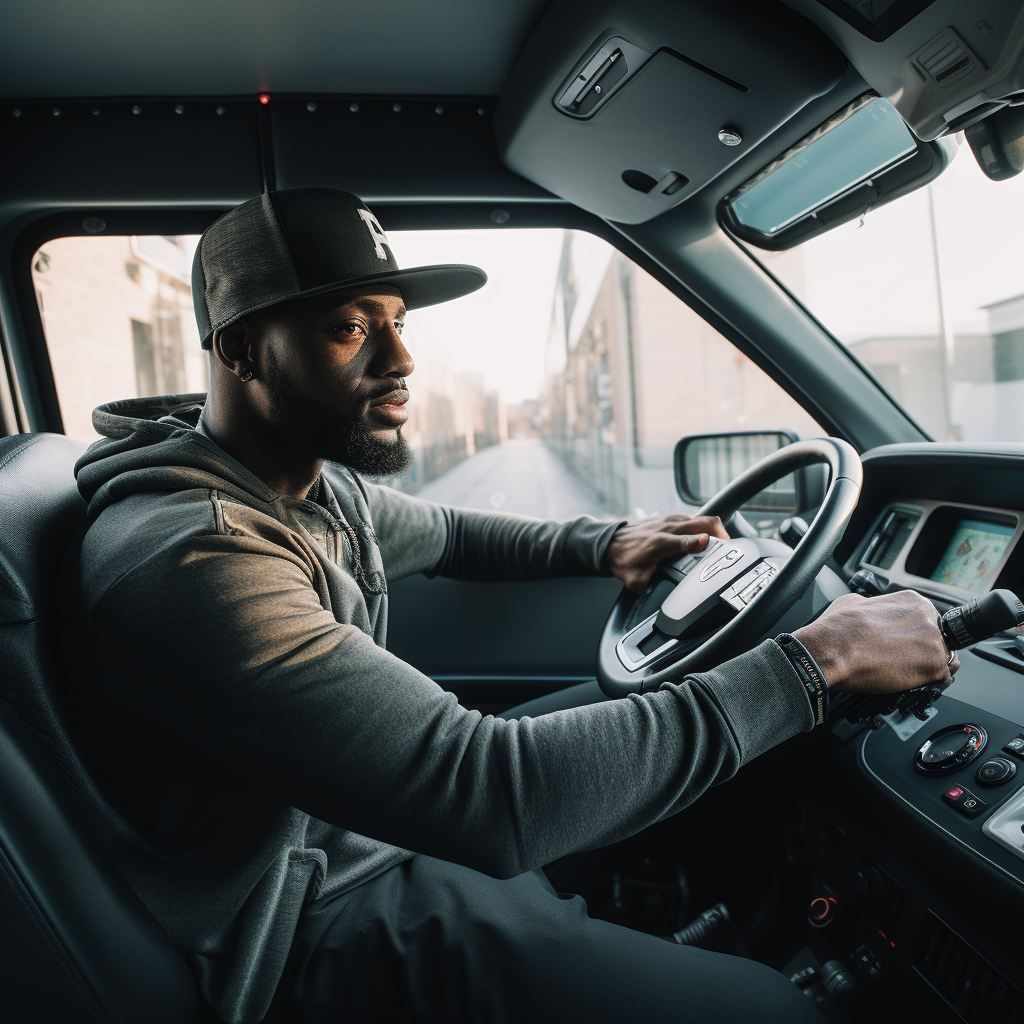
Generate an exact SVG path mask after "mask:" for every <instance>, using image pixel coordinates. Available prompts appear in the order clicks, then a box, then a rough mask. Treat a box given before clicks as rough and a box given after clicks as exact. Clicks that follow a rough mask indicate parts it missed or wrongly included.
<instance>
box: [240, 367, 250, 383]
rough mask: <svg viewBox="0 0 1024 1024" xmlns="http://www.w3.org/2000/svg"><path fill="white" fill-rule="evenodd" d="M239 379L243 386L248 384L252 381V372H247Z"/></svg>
mask: <svg viewBox="0 0 1024 1024" xmlns="http://www.w3.org/2000/svg"><path fill="white" fill-rule="evenodd" d="M238 379H239V380H240V381H241V382H242V383H243V384H248V383H249V381H251V380H252V370H246V371H245V373H243V374H242V375H241V376H240V377H239V378H238Z"/></svg>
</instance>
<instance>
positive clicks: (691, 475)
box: [673, 430, 828, 517]
mask: <svg viewBox="0 0 1024 1024" xmlns="http://www.w3.org/2000/svg"><path fill="white" fill-rule="evenodd" d="M799 440H800V438H799V437H798V436H797V435H796V434H795V433H794V432H793V431H792V430H771V431H764V430H735V431H731V432H729V433H715V434H688V435H687V436H686V437H684V438H683V439H682V440H681V441H679V442H678V443H677V444H676V447H675V452H674V456H673V465H674V468H675V481H676V493H677V494H678V495H679V497H680V498H682V500H683V501H685V502H686V503H687V504H688V505H696V506H697V507H698V508H700V507H702V506H703V505H704V504H705V503H706V502H707V501H708V500H709V499H710V498H712V497H714V495H716V494H717V493H718V492H719V491H720V490H721V489H722V488H723V487H724V486H725V485H726V484H728V483H729V482H730V481H731V480H734V479H735V478H736V477H737V476H739V475H740V473H743V472H745V471H746V470H747V469H749V468H750V467H751V466H753V465H754V464H755V463H757V462H760V461H761V459H763V458H765V456H767V455H771V454H772V452H775V451H778V450H779V449H780V448H785V447H786V446H787V445H789V444H792V443H793V442H794V441H799ZM827 485H828V469H827V467H826V466H824V465H821V464H818V465H813V466H808V467H806V468H804V469H801V470H798V471H797V472H796V473H791V474H790V475H789V476H787V477H783V478H782V479H781V480H779V481H777V482H776V483H774V484H772V486H771V487H768V488H765V490H763V491H761V492H760V494H757V495H755V496H754V497H753V498H752V499H751V500H750V501H749V502H747V503H746V504H745V505H742V506H741V507H740V509H739V511H741V512H755V513H756V512H760V513H765V514H769V515H772V516H782V517H786V516H795V515H797V514H799V513H800V512H804V511H806V510H808V509H812V508H817V507H818V505H820V504H821V502H822V501H823V500H824V498H825V489H826V487H827Z"/></svg>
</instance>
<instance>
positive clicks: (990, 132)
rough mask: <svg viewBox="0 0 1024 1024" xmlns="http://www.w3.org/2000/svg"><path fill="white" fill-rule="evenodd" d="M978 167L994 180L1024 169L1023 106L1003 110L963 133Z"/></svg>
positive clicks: (1013, 175) (1002, 179) (1016, 173)
mask: <svg viewBox="0 0 1024 1024" xmlns="http://www.w3.org/2000/svg"><path fill="white" fill-rule="evenodd" d="M964 136H965V137H966V139H967V142H968V143H969V144H970V147H971V150H972V151H973V153H974V156H975V158H976V159H977V161H978V166H979V167H981V169H982V170H983V171H984V172H985V174H986V175H988V177H990V178H991V179H992V180H993V181H1005V180H1006V179H1007V178H1013V177H1015V176H1016V175H1018V174H1020V172H1021V171H1022V170H1024V107H1003V109H1002V110H997V111H996V112H995V113H994V114H989V115H988V117H986V118H985V119H984V120H982V121H978V123H977V124H972V125H971V126H970V128H968V129H966V130H965V131H964Z"/></svg>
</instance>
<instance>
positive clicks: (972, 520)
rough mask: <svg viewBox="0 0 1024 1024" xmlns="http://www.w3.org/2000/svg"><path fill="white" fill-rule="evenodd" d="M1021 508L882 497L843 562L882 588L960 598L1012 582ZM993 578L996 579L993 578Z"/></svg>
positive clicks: (1022, 530) (1023, 521) (1022, 525)
mask: <svg viewBox="0 0 1024 1024" xmlns="http://www.w3.org/2000/svg"><path fill="white" fill-rule="evenodd" d="M1022 535H1024V515H1022V514H1021V513H1019V512H1016V511H1011V510H1007V509H1002V508H993V507H989V506H981V505H966V504H960V503H953V502H939V501H932V500H927V499H918V498H912V499H907V500H898V501H892V502H889V503H888V504H886V505H885V506H884V507H883V508H882V510H881V512H880V513H879V514H878V515H877V516H876V517H875V519H874V521H873V523H872V524H871V526H870V527H869V529H868V531H867V533H866V534H865V535H864V537H863V538H862V540H861V542H860V543H859V544H857V546H856V547H855V549H854V550H853V552H852V553H851V556H850V558H849V559H848V560H847V563H846V566H845V568H846V571H847V573H848V574H851V575H852V574H853V573H855V572H857V571H858V570H867V571H869V572H872V573H874V574H875V575H876V576H878V577H880V578H881V580H882V582H883V583H884V585H885V586H887V587H893V588H901V589H905V588H912V589H914V590H919V591H920V592H921V593H923V594H928V595H930V596H933V597H936V598H939V599H941V600H944V601H947V602H949V603H951V604H960V603H962V602H964V601H966V600H968V599H970V598H971V597H978V596H980V595H982V594H985V593H987V592H988V591H989V590H991V589H993V588H995V587H998V586H1003V587H1006V586H1009V589H1011V590H1016V589H1017V587H1016V586H1015V585H1014V584H1015V583H1017V582H1018V577H1019V576H1020V573H1019V571H1018V570H1017V567H1016V565H1015V564H1014V565H1011V563H1015V562H1016V561H1017V559H1016V558H1015V555H1017V548H1018V546H1020V547H1021V556H1022V557H1024V545H1019V542H1020V538H1021V536H1022ZM997 581H998V582H997Z"/></svg>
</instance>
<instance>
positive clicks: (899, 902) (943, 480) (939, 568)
mask: <svg viewBox="0 0 1024 1024" xmlns="http://www.w3.org/2000/svg"><path fill="white" fill-rule="evenodd" d="M1022 534H1024V446H1016V445H980V446H972V445H969V444H920V445H889V446H885V447H881V448H877V449H874V450H872V451H871V452H868V453H866V455H865V456H864V488H863V491H862V497H861V501H860V503H859V505H858V508H857V511H856V512H855V514H854V517H853V519H852V520H851V523H850V526H849V528H848V529H847V532H846V536H845V537H844V539H843V541H842V542H841V544H840V546H839V548H837V551H836V561H837V562H838V563H839V566H841V568H842V570H843V572H844V575H845V576H846V578H849V577H850V576H851V575H852V574H853V573H854V572H856V571H857V570H859V569H866V570H868V571H870V572H871V573H873V574H874V576H875V578H876V579H877V581H878V583H879V584H880V586H881V587H882V588H883V589H884V590H897V589H907V588H912V589H914V590H917V591H919V592H920V593H922V594H925V595H926V596H928V597H929V598H930V599H931V600H932V601H933V602H934V603H935V605H936V607H937V608H938V609H939V611H945V610H946V609H948V608H949V607H952V606H954V605H958V604H962V603H964V602H966V601H969V600H971V599H972V598H976V597H980V596H983V595H984V594H986V593H988V592H989V591H990V590H992V589H994V588H997V587H999V588H1005V589H1008V590H1011V591H1013V592H1014V593H1016V594H1018V595H1019V594H1020V592H1021V582H1022V578H1024V543H1022V542H1021V537H1022ZM837 567H838V566H837ZM819 742H822V743H825V744H826V745H827V750H826V751H823V756H824V757H825V763H826V765H827V781H824V782H821V781H819V782H818V783H817V784H812V785H811V787H810V788H811V790H812V794H813V795H812V800H811V806H812V807H814V809H815V813H814V814H813V816H812V817H813V820H814V826H813V832H814V835H813V838H812V840H811V843H810V846H811V855H810V856H811V860H812V866H813V883H812V893H811V901H810V905H809V908H808V912H807V934H808V941H809V946H810V948H811V950H812V951H813V953H814V955H815V958H816V959H817V961H818V963H819V964H825V963H826V962H827V961H829V960H834V959H839V960H841V961H842V962H843V963H844V964H846V965H848V966H849V968H850V971H851V972H852V975H853V976H854V978H855V979H856V981H857V982H858V984H859V985H860V987H861V989H862V990H864V991H866V992H873V993H875V996H876V997H877V998H878V999H879V1000H880V1001H881V1002H884V1003H885V1004H886V1005H888V1006H890V1007H891V1006H893V1005H896V1004H899V1005H900V1006H902V1008H903V1012H904V1013H907V1012H909V1013H913V1014H914V1018H915V1019H921V1017H922V1016H924V1015H925V1014H927V1015H928V1017H929V1019H930V1020H932V1021H945V1020H949V1021H964V1020H965V1021H968V1022H969V1024H974V1022H979V1024H989V1022H991V1024H999V1022H1011V1021H1017V1020H1024V930H1022V929H1020V928H1018V927H1017V922H1018V921H1019V920H1021V919H1022V918H1021V915H1022V913H1024V637H1019V636H1016V635H1014V634H1013V633H1007V634H1000V635H998V636H997V637H995V638H993V639H991V640H988V641H984V642H983V643H980V644H977V645H975V646H974V647H972V648H969V649H967V650H964V651H962V652H961V669H960V671H959V672H958V673H957V676H956V679H955V681H954V682H953V684H952V685H951V686H950V687H949V688H948V690H946V692H945V693H944V695H943V696H942V697H940V698H939V699H938V701H936V702H935V704H933V705H932V706H931V707H930V708H929V709H928V711H927V713H926V717H925V718H924V720H921V719H918V718H905V719H901V720H894V721H891V722H890V723H889V725H886V726H884V727H883V728H880V729H877V730H872V729H870V728H868V727H866V726H852V725H849V724H847V723H845V722H838V723H836V724H833V725H832V726H831V729H830V731H829V734H828V736H827V739H822V740H820V741H819ZM879 1005H881V1003H880V1004H879Z"/></svg>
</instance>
